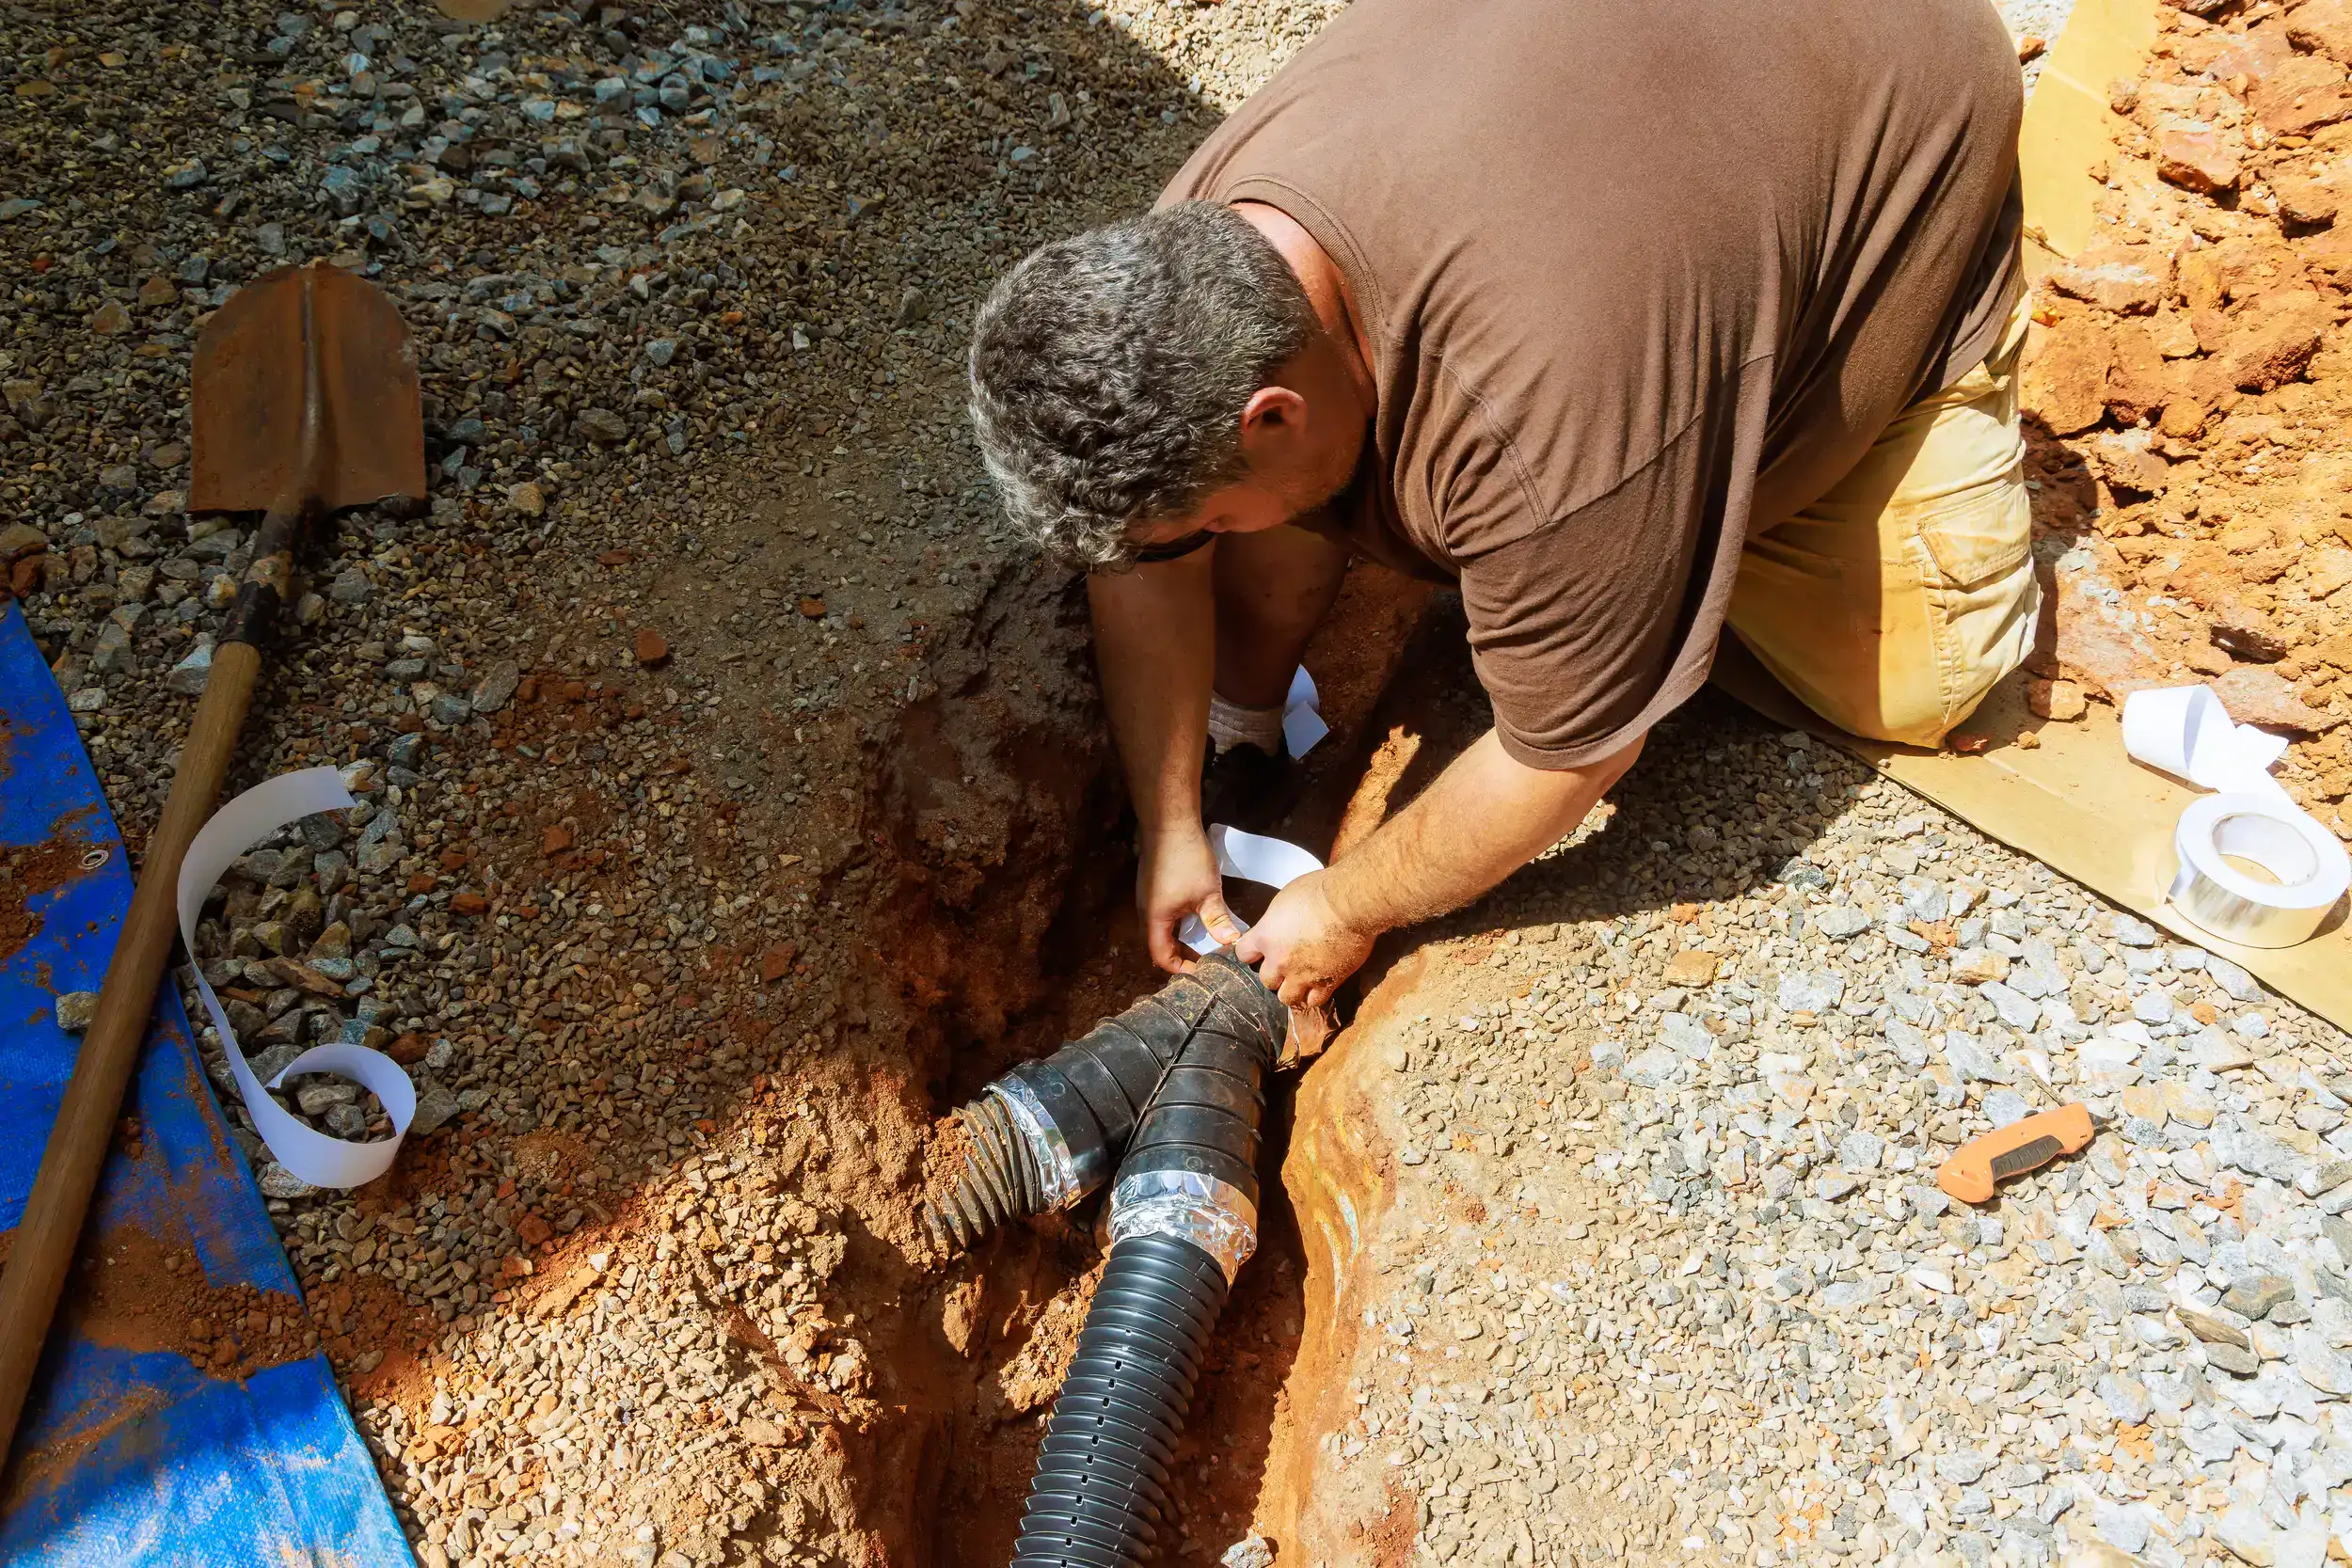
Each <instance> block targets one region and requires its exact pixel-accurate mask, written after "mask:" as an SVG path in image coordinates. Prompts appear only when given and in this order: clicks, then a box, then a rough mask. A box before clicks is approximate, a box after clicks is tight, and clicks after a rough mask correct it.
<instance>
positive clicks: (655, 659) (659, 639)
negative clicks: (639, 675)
mask: <svg viewBox="0 0 2352 1568" xmlns="http://www.w3.org/2000/svg"><path fill="white" fill-rule="evenodd" d="M630 651H631V652H632V653H633V654H634V655H635V656H636V658H637V662H638V664H639V665H640V666H642V667H643V668H644V669H647V670H650V669H652V668H653V667H654V666H655V665H657V664H660V662H661V661H662V660H663V659H666V658H668V657H670V640H669V639H668V638H666V637H664V636H662V635H661V634H660V632H658V631H656V630H654V629H653V628H652V627H651V626H640V627H638V628H637V640H636V642H635V644H634V645H633V646H632V648H631V649H630Z"/></svg>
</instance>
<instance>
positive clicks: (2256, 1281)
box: [2221, 1274, 2295, 1318]
mask: <svg viewBox="0 0 2352 1568" xmlns="http://www.w3.org/2000/svg"><path fill="white" fill-rule="evenodd" d="M2294 1299H2295V1281H2293V1280H2291V1279H2289V1278H2287V1277H2286V1276H2285V1275H2275V1274H2258V1275H2251V1276H2250V1277H2249V1278H2245V1279H2241V1280H2239V1281H2238V1282H2237V1283H2236V1284H2234V1285H2233V1286H2231V1287H2230V1289H2229V1290H2228V1291H2227V1292H2225V1293H2224V1294H2223V1296H2222V1297H2221V1305H2222V1306H2224V1307H2228V1308H2229V1309H2230V1310H2231V1311H2233V1312H2235V1313H2236V1314H2237V1315H2238V1316H2239V1317H2241V1318H2260V1317H2262V1316H2264V1315H2265V1313H2267V1312H2268V1311H2269V1310H2270V1309H2271V1308H2272V1307H2276V1306H2278V1305H2279V1304H2280V1302H2282V1301H2292V1300H2294Z"/></svg>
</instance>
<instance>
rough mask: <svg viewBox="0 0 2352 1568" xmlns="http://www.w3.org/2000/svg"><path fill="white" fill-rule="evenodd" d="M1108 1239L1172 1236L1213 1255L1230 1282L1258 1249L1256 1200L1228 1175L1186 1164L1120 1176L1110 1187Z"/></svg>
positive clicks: (1117, 1241)
mask: <svg viewBox="0 0 2352 1568" xmlns="http://www.w3.org/2000/svg"><path fill="white" fill-rule="evenodd" d="M1108 1228H1109V1231H1110V1239H1111V1243H1112V1244H1113V1245H1116V1244H1117V1243H1120V1242H1122V1241H1124V1240H1126V1239H1127V1238H1128V1237H1130V1236H1173V1237H1176V1238H1177V1239H1178V1240H1180V1241H1186V1242H1190V1243H1192V1244H1193V1245H1195V1246H1197V1247H1199V1248H1200V1250H1201V1251H1203V1252H1205V1253H1207V1254H1208V1255H1209V1256H1210V1257H1212V1258H1214V1259H1216V1264H1217V1267H1218V1268H1220V1269H1222V1270H1223V1271H1224V1272H1225V1282H1226V1283H1227V1284H1228V1285H1231V1284H1232V1282H1233V1276H1234V1275H1238V1274H1240V1273H1241V1266H1242V1265H1243V1264H1244V1263H1246V1262H1248V1261H1249V1255H1250V1254H1251V1253H1253V1252H1255V1251H1257V1250H1258V1205H1257V1204H1256V1203H1255V1202H1254V1201H1252V1200H1251V1198H1250V1197H1249V1196H1248V1194H1247V1193H1244V1192H1243V1191H1242V1190H1241V1189H1240V1188H1239V1187H1236V1186H1234V1185H1233V1184H1232V1182H1230V1181H1224V1180H1218V1179H1217V1178H1216V1177H1214V1176H1206V1175H1203V1174H1201V1173H1200V1172H1199V1171H1191V1170H1147V1171H1138V1172H1136V1174H1134V1175H1132V1176H1122V1177H1120V1179H1119V1185H1118V1186H1116V1187H1114V1188H1112V1189H1111V1204H1110V1224H1109V1227H1108Z"/></svg>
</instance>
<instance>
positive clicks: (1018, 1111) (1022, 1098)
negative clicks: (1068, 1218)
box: [983, 1072, 1093, 1209]
mask: <svg viewBox="0 0 2352 1568" xmlns="http://www.w3.org/2000/svg"><path fill="white" fill-rule="evenodd" d="M983 1092H985V1093H987V1094H991V1095H993V1096H994V1097H995V1098H996V1099H997V1100H998V1101H1000V1102H1002V1104H1003V1105H1004V1107H1005V1110H1006V1111H1007V1112H1008V1113H1009V1114H1010V1116H1011V1117H1012V1124H1013V1126H1015V1127H1017V1128H1019V1129H1020V1131H1021V1141H1022V1142H1024V1143H1025V1144H1027V1145H1028V1146H1029V1153H1030V1154H1031V1155H1032V1156H1033V1157H1034V1158H1035V1159H1036V1161H1037V1168H1038V1171H1039V1175H1040V1181H1041V1185H1042V1187H1043V1188H1044V1193H1045V1207H1046V1208H1048V1209H1067V1208H1069V1207H1070V1206H1071V1205H1072V1204H1073V1203H1075V1202H1077V1201H1078V1199H1079V1198H1081V1197H1083V1196H1086V1194H1087V1193H1088V1192H1089V1191H1091V1190H1092V1187H1093V1183H1092V1182H1089V1181H1088V1180H1086V1173H1085V1172H1083V1171H1081V1170H1079V1168H1078V1158H1077V1156H1076V1155H1075V1154H1074V1153H1073V1152H1072V1150H1071V1148H1070V1140H1069V1139H1067V1138H1065V1137H1063V1136H1062V1132H1061V1129H1060V1128H1059V1127H1057V1126H1056V1125H1055V1123H1054V1118H1053V1117H1050V1116H1048V1115H1047V1114H1046V1112H1045V1104H1044V1101H1041V1100H1039V1099H1038V1097H1037V1092H1036V1091H1035V1090H1034V1089H1032V1088H1030V1087H1029V1085H1026V1084H1025V1083H1023V1082H1022V1080H1021V1075H1020V1074H1019V1073H1015V1072H1009V1073H1006V1074H1005V1075H1004V1076H1003V1077H1001V1078H999V1079H997V1080H996V1081H995V1082H994V1083H993V1084H991V1085H988V1087H987V1089H986V1090H984V1091H983Z"/></svg>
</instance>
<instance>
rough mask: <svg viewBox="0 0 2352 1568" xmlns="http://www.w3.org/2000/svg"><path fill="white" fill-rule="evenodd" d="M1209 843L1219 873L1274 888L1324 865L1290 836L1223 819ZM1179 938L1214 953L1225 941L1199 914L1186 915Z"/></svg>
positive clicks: (1237, 923) (1178, 929) (1212, 831)
mask: <svg viewBox="0 0 2352 1568" xmlns="http://www.w3.org/2000/svg"><path fill="white" fill-rule="evenodd" d="M1209 847H1210V848H1211V849H1213V850H1215V851H1216V869H1217V873H1218V875H1220V876H1225V877H1239V878H1240V879H1242V880H1243V881H1245V882H1259V883H1262V884H1263V885H1264V886H1266V887H1270V888H1278V889H1279V888H1286V887H1288V886H1290V885H1291V884H1292V883H1293V882H1295V881H1296V880H1298V879H1299V878H1301V877H1304V876H1305V875H1307V873H1308V872H1310V871H1320V870H1322V869H1323V863H1322V862H1321V861H1319V860H1317V859H1315V858H1314V856H1312V855H1311V854H1309V853H1307V851H1306V850H1304V849H1301V848H1300V847H1298V846H1297V845H1295V844H1293V843H1291V842H1290V841H1289V840H1288V839H1280V838H1268V837H1266V836H1265V835H1264V834H1263V833H1246V832H1242V831H1241V830H1240V829H1239V828H1229V827H1227V826H1226V825H1225V824H1224V823H1222V822H1219V823H1217V824H1216V826H1214V827H1212V828H1211V829H1210V830H1209ZM1233 924H1234V925H1235V926H1237V927H1240V928H1241V929H1242V930H1244V931H1247V930H1248V929H1249V927H1247V926H1244V925H1242V922H1241V920H1240V918H1239V917H1238V916H1237V917H1235V919H1234V921H1233ZM1176 940H1177V941H1179V942H1183V943H1184V945H1185V946H1186V947H1189V948H1191V949H1192V950H1193V951H1194V952H1196V953H1214V952H1216V950H1217V949H1218V948H1219V947H1221V946H1223V945H1224V943H1222V942H1218V941H1217V940H1216V938H1215V937H1213V936H1211V935H1210V934H1209V928H1208V927H1206V926H1204V925H1202V924H1201V923H1200V916H1199V915H1197V914H1188V915H1186V916H1184V924H1183V925H1182V926H1179V927H1176Z"/></svg>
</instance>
